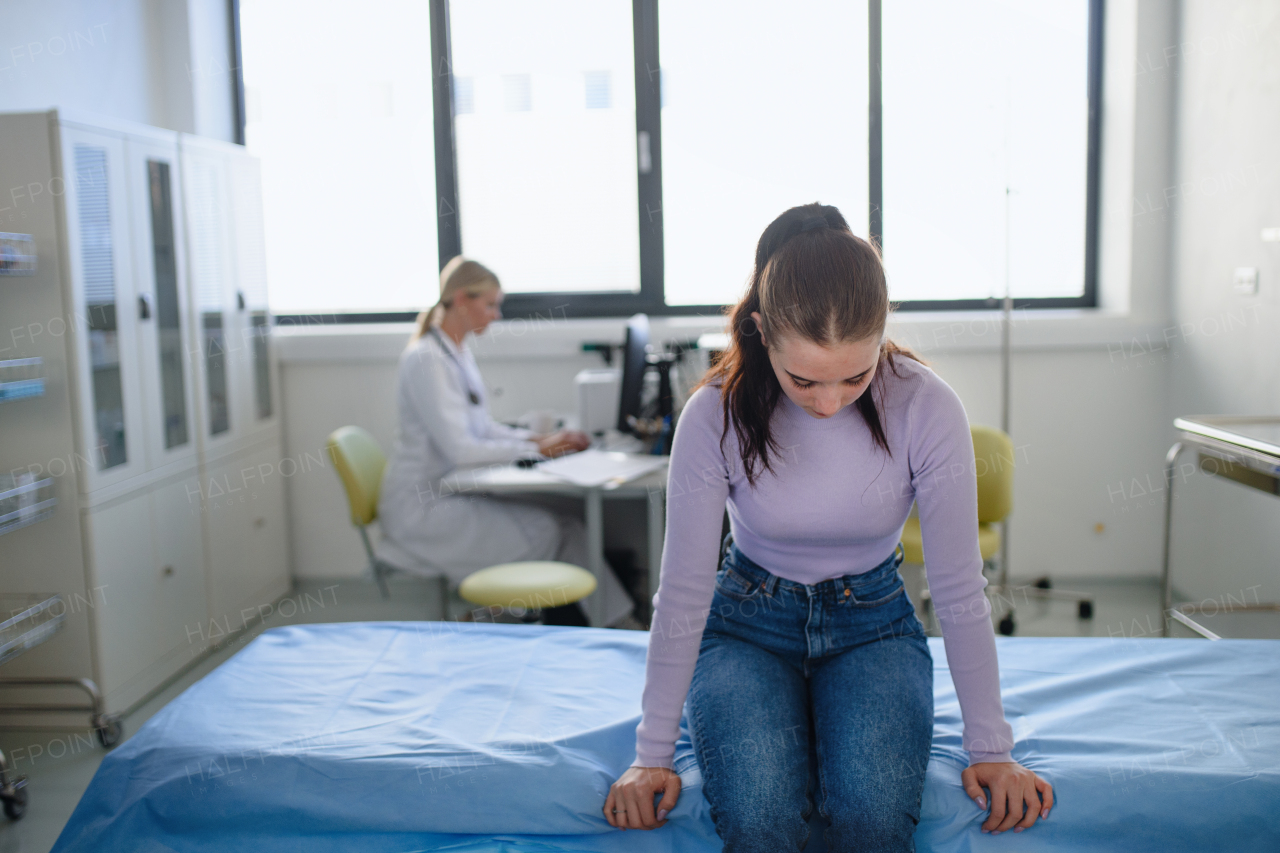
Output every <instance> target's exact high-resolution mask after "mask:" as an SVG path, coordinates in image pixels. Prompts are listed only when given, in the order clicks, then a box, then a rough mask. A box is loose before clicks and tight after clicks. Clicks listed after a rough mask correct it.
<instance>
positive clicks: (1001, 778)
mask: <svg viewBox="0 0 1280 853" xmlns="http://www.w3.org/2000/svg"><path fill="white" fill-rule="evenodd" d="M960 781H961V783H962V784H963V785H964V792H965V793H966V794H968V795H969V796H970V797H972V798H973V800H974V802H976V803H977V804H978V808H980V809H983V810H984V811H985V810H986V808H987V798H986V796H985V795H984V794H983V791H982V789H983V788H989V789H990V790H991V816H990V817H988V818H987V819H986V821H985V822H984V823H983V824H982V831H983V832H990V833H991V834H992V835H999V834H1000V833H1002V832H1004V831H1005V830H1006V829H1012V830H1013V831H1014V832H1022V830H1024V829H1028V828H1030V827H1031V826H1032V824H1034V823H1035V822H1036V818H1037V817H1042V818H1047V817H1049V809H1051V808H1053V786H1052V785H1050V784H1049V783H1048V782H1046V781H1044V780H1043V779H1041V778H1040V777H1039V776H1037V775H1036V774H1035V773H1033V772H1032V771H1030V770H1028V769H1027V768H1025V767H1023V766H1022V765H1021V764H1019V763H1017V762H1016V761H1009V762H999V763H996V762H980V763H978V764H973V765H970V766H969V767H967V768H965V769H964V771H962V772H961V773H960ZM1042 800H1043V802H1042ZM1024 804H1025V806H1024ZM1024 812H1025V814H1024Z"/></svg>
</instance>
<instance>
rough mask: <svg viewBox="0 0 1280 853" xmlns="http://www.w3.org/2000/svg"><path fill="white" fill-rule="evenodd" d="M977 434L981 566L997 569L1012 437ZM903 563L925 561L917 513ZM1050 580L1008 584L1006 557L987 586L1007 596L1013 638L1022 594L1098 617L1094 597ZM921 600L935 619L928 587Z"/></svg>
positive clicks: (986, 430) (983, 429)
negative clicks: (1066, 603)
mask: <svg viewBox="0 0 1280 853" xmlns="http://www.w3.org/2000/svg"><path fill="white" fill-rule="evenodd" d="M969 432H970V434H971V435H972V436H973V457H974V469H975V470H974V473H975V474H976V475H977V480H978V550H979V552H981V554H982V570H983V571H984V572H985V571H987V570H988V569H991V568H993V563H992V560H994V559H995V556H996V555H997V554H1000V553H1001V551H1002V549H1003V547H1004V538H1003V536H1002V534H1001V532H1000V524H1001V523H1002V522H1004V520H1005V519H1006V518H1008V517H1009V513H1010V512H1012V511H1013V468H1014V447H1013V441H1012V440H1011V439H1010V438H1009V436H1008V434H1006V433H1005V432H1004V431H1003V430H998V429H996V428H995V427H987V426H971V427H970V428H969ZM902 549H903V552H904V555H903V561H904V562H908V563H916V564H919V565H924V546H923V544H922V540H921V538H920V518H919V516H917V515H915V513H914V511H913V513H912V515H911V516H910V517H909V518H907V523H906V525H905V526H904V527H903V528H902ZM1052 586H1053V584H1052V583H1051V582H1050V580H1049V579H1048V578H1040V579H1038V580H1036V581H1035V582H1034V583H1032V584H1030V585H1028V586H1021V587H1018V588H1017V589H1016V590H1015V589H1013V588H1012V587H1011V586H1010V585H1009V567H1008V565H1007V563H1006V561H1005V560H1004V558H1003V557H1002V558H1001V561H1000V580H999V582H998V583H995V584H991V585H989V586H987V592H988V593H989V594H992V595H995V596H996V597H997V599H1000V600H1004V599H1006V598H1007V600H1006V601H1004V605H1005V611H1004V615H1003V616H1001V618H1000V622H999V625H998V627H999V629H1000V633H1001V634H1004V635H1005V636H1011V635H1012V634H1013V632H1014V629H1015V628H1016V624H1015V623H1014V620H1013V616H1014V611H1013V600H1014V597H1015V595H1017V594H1020V595H1021V596H1022V597H1023V598H1024V599H1029V598H1040V599H1060V600H1066V601H1074V602H1076V604H1077V608H1078V610H1077V612H1078V615H1079V617H1080V618H1081V619H1090V618H1092V617H1093V598H1092V597H1091V596H1088V595H1085V594H1084V593H1080V592H1070V591H1067V590H1057V589H1053V588H1052ZM921 603H922V604H923V605H924V607H925V610H926V613H927V615H928V616H929V617H930V619H931V618H932V612H933V611H932V606H933V602H932V599H931V597H930V595H929V590H927V589H926V590H924V591H923V592H922V593H921Z"/></svg>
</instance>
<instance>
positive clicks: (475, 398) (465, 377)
mask: <svg viewBox="0 0 1280 853" xmlns="http://www.w3.org/2000/svg"><path fill="white" fill-rule="evenodd" d="M431 334H433V335H435V338H436V343H438V344H440V349H442V350H444V354H445V355H447V356H449V360H450V361H452V362H453V364H454V367H456V368H458V375H459V376H461V377H462V384H463V385H466V386H467V398H468V399H469V400H471V405H473V406H478V405H480V395H479V394H478V393H477V392H476V389H475V388H473V387H472V385H471V375H470V374H469V373H467V370H466V368H465V367H463V366H462V362H461V361H459V360H458V356H457V355H456V354H455V353H454V351H453V350H451V349H449V345H448V344H446V343H445V342H444V338H442V337H441V336H440V329H439V328H438V327H436V326H432V327H431Z"/></svg>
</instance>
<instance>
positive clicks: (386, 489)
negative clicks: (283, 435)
mask: <svg viewBox="0 0 1280 853" xmlns="http://www.w3.org/2000/svg"><path fill="white" fill-rule="evenodd" d="M396 384H397V404H398V407H399V414H400V429H399V433H398V435H397V436H396V444H395V449H394V451H393V453H392V455H391V458H390V460H389V461H388V463H387V469H386V473H385V475H384V476H383V481H382V491H381V494H380V496H379V499H378V519H379V526H380V528H381V533H382V536H381V539H380V541H379V543H378V547H377V553H378V557H379V558H380V559H382V560H384V561H386V562H387V563H389V564H391V565H393V566H395V567H396V568H399V569H403V570H405V571H411V572H413V571H416V572H420V573H424V574H444V575H446V576H447V577H448V578H449V580H450V582H451V583H453V584H457V583H460V582H461V581H462V579H463V578H465V577H466V576H467V575H468V574H470V573H471V572H474V571H476V570H477V569H483V568H485V567H487V566H493V565H497V564H498V563H510V562H516V561H519V560H562V561H564V562H566V563H572V564H574V565H578V566H584V567H585V566H587V547H586V545H587V539H586V531H585V529H584V527H583V525H582V521H581V519H579V518H575V517H572V516H568V515H564V514H561V513H558V512H554V511H552V510H551V509H548V508H546V507H543V506H538V505H537V504H536V503H534V502H530V501H521V500H518V499H512V498H500V497H492V496H487V495H479V494H474V493H466V492H461V493H453V492H449V491H448V490H447V489H442V488H441V482H440V481H441V479H442V478H444V477H446V476H447V475H449V474H450V473H452V472H453V471H454V470H456V469H458V468H470V467H476V466H484V465H491V464H502V463H508V462H512V461H514V460H516V459H519V458H521V457H525V456H536V455H537V453H538V446H537V445H536V444H534V443H533V442H532V441H530V440H529V439H530V432H529V431H528V430H523V429H515V428H513V427H509V426H506V425H505V424H500V423H497V422H496V421H494V420H493V419H492V418H491V417H490V416H489V409H488V397H487V394H486V392H485V387H484V382H483V381H482V379H481V377H480V369H479V367H477V365H476V361H475V357H474V356H473V355H472V354H471V351H470V349H468V348H467V347H466V346H461V347H460V346H458V345H457V344H455V343H454V341H453V340H452V339H451V338H450V337H449V336H448V335H446V334H444V333H443V332H440V331H439V330H436V331H435V332H434V333H432V332H429V333H428V334H425V335H423V336H422V338H421V339H419V340H418V341H416V342H415V343H414V344H412V345H411V346H410V347H408V348H407V349H406V350H405V351H404V353H402V354H401V356H400V366H399V372H398V376H397V383H396ZM472 395H474V397H473V396H472ZM473 400H474V401H475V402H473ZM601 594H603V595H604V597H605V624H609V623H611V622H613V621H615V620H617V619H620V618H621V617H623V616H625V615H626V614H627V613H628V612H630V610H631V608H632V602H631V599H630V597H629V596H628V595H627V593H626V591H625V590H624V589H623V587H622V584H621V583H620V582H619V581H618V579H617V578H616V577H615V576H614V575H613V572H611V571H605V573H604V577H603V578H602V582H601V584H600V588H598V589H597V591H596V592H595V593H593V594H592V596H591V597H589V598H588V599H587V600H586V601H584V602H583V604H584V605H585V606H587V607H588V613H589V612H590V609H589V608H590V603H591V602H592V599H594V597H595V596H598V595H601Z"/></svg>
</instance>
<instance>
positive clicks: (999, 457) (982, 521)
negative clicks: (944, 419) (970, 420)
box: [902, 426, 1013, 569]
mask: <svg viewBox="0 0 1280 853" xmlns="http://www.w3.org/2000/svg"><path fill="white" fill-rule="evenodd" d="M969 433H970V435H972V436H973V456H974V472H975V473H976V474H977V477H978V550H979V551H981V552H982V564H983V568H984V569H986V568H990V567H991V561H992V559H994V558H995V556H996V554H999V553H1000V545H1001V538H1000V528H999V526H998V525H999V524H1000V522H1002V521H1004V520H1005V518H1006V517H1008V515H1009V513H1010V512H1011V511H1012V510H1013V442H1012V441H1011V440H1010V439H1009V436H1008V435H1006V434H1005V433H1004V432H1002V431H1001V430H998V429H995V428H994V427H986V426H974V427H970V428H969ZM902 549H903V551H904V552H905V553H904V556H903V560H904V561H905V562H908V563H916V564H918V565H924V544H923V541H922V540H921V538H920V517H919V516H917V515H915V514H914V513H912V515H911V516H910V517H909V518H908V519H907V523H906V526H904V527H903V528H902Z"/></svg>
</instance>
